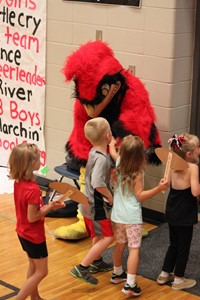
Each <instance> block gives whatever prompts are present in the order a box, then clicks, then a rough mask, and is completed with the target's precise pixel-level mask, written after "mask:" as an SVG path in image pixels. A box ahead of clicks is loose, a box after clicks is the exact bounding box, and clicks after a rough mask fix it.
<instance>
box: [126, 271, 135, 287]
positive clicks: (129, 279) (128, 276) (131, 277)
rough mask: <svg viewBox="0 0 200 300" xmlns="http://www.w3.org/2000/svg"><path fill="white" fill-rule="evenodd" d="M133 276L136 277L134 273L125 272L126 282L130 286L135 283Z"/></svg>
mask: <svg viewBox="0 0 200 300" xmlns="http://www.w3.org/2000/svg"><path fill="white" fill-rule="evenodd" d="M135 277H136V275H135V274H128V273H127V283H128V284H129V285H130V286H134V284H135Z"/></svg>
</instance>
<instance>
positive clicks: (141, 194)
mask: <svg viewBox="0 0 200 300" xmlns="http://www.w3.org/2000/svg"><path fill="white" fill-rule="evenodd" d="M168 187H169V182H168V181H164V179H161V180H160V182H159V185H157V186H156V187H154V188H152V189H150V190H146V191H144V186H143V176H142V173H139V175H138V176H137V178H136V180H135V185H134V194H135V196H136V198H137V200H139V201H144V200H148V199H149V198H151V197H153V196H155V195H157V194H159V193H160V192H162V191H166V190H167V189H168Z"/></svg>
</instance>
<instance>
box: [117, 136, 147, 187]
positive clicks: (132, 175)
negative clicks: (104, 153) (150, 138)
mask: <svg viewBox="0 0 200 300" xmlns="http://www.w3.org/2000/svg"><path fill="white" fill-rule="evenodd" d="M119 155H120V162H119V165H118V166H117V168H116V170H115V172H114V178H117V179H118V180H119V177H121V185H122V191H123V192H124V188H125V185H126V184H127V186H128V191H129V192H133V187H134V181H135V179H136V177H137V175H138V174H139V173H140V172H141V171H142V169H143V167H144V162H145V151H144V143H143V141H142V140H141V139H140V138H139V137H138V136H132V135H128V136H126V137H125V138H124V139H123V140H122V143H121V145H120V149H119ZM119 175H120V176H119ZM118 180H116V182H114V185H117V184H118V182H117V181H118ZM114 181H115V179H114Z"/></svg>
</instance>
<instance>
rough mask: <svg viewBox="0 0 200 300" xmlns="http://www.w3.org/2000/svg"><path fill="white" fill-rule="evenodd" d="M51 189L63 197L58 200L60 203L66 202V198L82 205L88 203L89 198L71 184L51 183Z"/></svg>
mask: <svg viewBox="0 0 200 300" xmlns="http://www.w3.org/2000/svg"><path fill="white" fill-rule="evenodd" d="M49 187H50V188H51V189H54V190H56V191H57V192H58V193H60V194H62V195H63V196H61V198H59V199H58V200H59V201H64V200H66V198H70V199H71V200H73V201H76V202H78V203H82V204H87V203H88V199H87V197H86V196H85V195H84V194H83V193H82V192H80V191H79V190H78V189H77V188H76V187H74V186H73V185H71V184H69V183H66V182H51V183H50V184H49Z"/></svg>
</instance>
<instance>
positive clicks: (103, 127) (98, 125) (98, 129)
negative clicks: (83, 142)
mask: <svg viewBox="0 0 200 300" xmlns="http://www.w3.org/2000/svg"><path fill="white" fill-rule="evenodd" d="M109 130H110V125H109V123H108V121H107V120H106V119H104V118H101V117H98V118H93V119H90V120H89V121H87V122H86V124H85V126H84V133H85V136H86V138H87V139H88V140H89V142H90V143H91V144H92V145H96V146H97V145H100V144H101V143H102V142H103V141H104V140H105V136H106V134H107V133H108V132H109Z"/></svg>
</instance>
